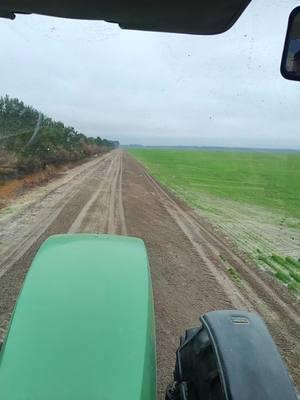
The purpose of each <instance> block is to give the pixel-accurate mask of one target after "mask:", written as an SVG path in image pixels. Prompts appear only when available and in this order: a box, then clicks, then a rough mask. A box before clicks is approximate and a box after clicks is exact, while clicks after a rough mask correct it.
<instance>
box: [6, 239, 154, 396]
mask: <svg viewBox="0 0 300 400" xmlns="http://www.w3.org/2000/svg"><path fill="white" fill-rule="evenodd" d="M155 396H156V360H155V333H154V314H153V300H152V285H151V278H150V273H149V267H148V259H147V253H146V249H145V246H144V243H143V241H142V240H140V239H135V238H127V237H121V236H110V235H90V234H78V235H57V236H52V237H50V238H49V239H48V240H47V241H46V242H45V243H44V244H43V245H42V246H41V248H40V250H39V251H38V253H37V255H36V257H35V259H34V261H33V264H32V266H31V268H30V270H29V272H28V275H27V277H26V280H25V284H24V287H23V289H22V292H21V294H20V296H19V299H18V301H17V305H16V308H15V311H14V315H13V318H12V322H11V325H10V328H9V332H8V334H7V337H6V340H5V343H4V345H3V347H2V350H1V352H0V398H1V400H50V399H51V400H53V399H55V400H71V399H72V400H82V399H84V400H94V399H103V400H113V399H114V400H117V399H128V400H129V399H130V400H135V399H137V400H138V399H141V398H142V399H143V400H153V399H155Z"/></svg>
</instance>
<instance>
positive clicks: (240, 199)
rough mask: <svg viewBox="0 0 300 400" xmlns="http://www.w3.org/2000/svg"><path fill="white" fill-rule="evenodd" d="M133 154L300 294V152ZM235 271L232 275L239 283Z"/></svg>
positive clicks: (134, 151) (141, 151) (148, 151)
mask: <svg viewBox="0 0 300 400" xmlns="http://www.w3.org/2000/svg"><path fill="white" fill-rule="evenodd" d="M129 153H130V154H131V155H133V156H134V157H135V158H136V159H138V160H139V161H140V162H142V163H143V164H144V165H145V166H146V168H147V169H148V170H149V171H150V172H151V174H152V175H153V176H155V177H156V178H157V179H158V180H159V181H160V182H161V183H162V184H164V185H166V186H167V187H169V188H170V189H172V190H173V191H174V192H175V193H176V194H177V195H179V196H180V197H181V198H183V199H184V200H185V201H187V202H188V203H189V204H190V205H191V206H192V207H194V208H195V209H197V210H200V211H201V213H202V214H203V215H206V216H208V217H209V218H210V219H211V220H212V221H213V222H214V223H215V224H216V225H217V226H220V227H221V229H222V230H223V231H224V232H225V233H226V235H228V237H229V238H230V239H232V240H233V241H234V242H235V243H236V244H237V245H238V247H240V248H241V249H242V250H244V251H246V252H247V254H248V255H249V256H250V257H251V258H252V259H253V260H254V261H255V263H256V265H257V266H259V267H260V268H263V269H264V270H266V271H268V272H270V273H272V274H273V275H274V276H275V277H276V278H277V279H278V280H279V281H280V282H282V284H284V285H285V286H287V287H288V288H289V290H290V291H292V292H294V293H295V294H297V295H300V153H288V152H287V153H277V152H274V153H272V152H264V153H263V152H238V151H237V152H233V151H228V152H227V151H187V150H183V151H182V150H164V149H163V150H160V149H155V150H153V149H129ZM233 272H234V271H233ZM233 272H232V271H231V270H230V271H228V273H229V274H230V275H232V277H233V278H234V279H236V276H235V274H234V273H233Z"/></svg>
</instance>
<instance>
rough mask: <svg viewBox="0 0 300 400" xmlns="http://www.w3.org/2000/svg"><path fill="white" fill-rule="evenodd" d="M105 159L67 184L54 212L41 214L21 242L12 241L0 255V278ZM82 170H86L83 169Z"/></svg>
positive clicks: (105, 157) (54, 218) (32, 243)
mask: <svg viewBox="0 0 300 400" xmlns="http://www.w3.org/2000/svg"><path fill="white" fill-rule="evenodd" d="M107 159H108V157H107V156H104V157H103V158H102V159H101V160H100V161H99V162H98V163H97V164H96V166H95V167H93V168H92V169H91V170H90V171H88V173H84V174H83V176H81V181H80V183H78V182H76V183H75V184H73V185H72V184H71V185H69V187H68V188H67V190H66V191H65V193H64V197H63V198H62V199H59V201H58V202H57V203H56V204H55V207H53V208H54V212H53V213H51V214H46V215H45V216H43V218H42V219H40V220H39V221H37V223H36V224H35V225H34V226H33V227H32V228H31V230H30V231H29V233H28V234H27V235H26V236H25V237H24V238H23V239H22V240H21V242H19V243H13V245H12V246H11V247H10V249H8V250H6V252H5V253H4V254H2V255H1V262H0V278H1V276H3V275H4V274H5V273H6V272H7V271H8V270H9V269H10V268H11V267H12V265H14V263H15V262H16V261H17V260H18V258H20V257H21V256H23V255H24V254H25V253H26V252H27V251H28V250H29V249H30V247H31V246H33V245H34V243H35V242H36V240H37V238H38V237H40V236H41V235H43V234H44V232H45V231H46V230H47V229H48V227H49V226H50V225H51V224H52V223H53V222H54V221H55V220H56V219H57V218H58V216H59V214H60V213H61V212H62V210H63V209H64V207H65V203H66V201H68V200H69V199H71V198H72V196H74V193H73V192H74V189H75V188H76V186H78V185H82V180H85V179H87V178H89V177H90V176H92V175H93V174H94V173H95V171H96V170H97V169H98V168H99V163H100V164H102V163H104V162H105V161H106V160H107ZM84 172H87V171H85V170H84ZM80 190H82V187H81V186H80V188H79V191H80Z"/></svg>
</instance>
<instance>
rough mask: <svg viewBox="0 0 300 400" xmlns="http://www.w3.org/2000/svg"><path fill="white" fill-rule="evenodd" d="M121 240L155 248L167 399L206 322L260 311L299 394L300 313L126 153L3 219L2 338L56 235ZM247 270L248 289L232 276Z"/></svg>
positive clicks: (35, 195) (70, 177)
mask: <svg viewBox="0 0 300 400" xmlns="http://www.w3.org/2000/svg"><path fill="white" fill-rule="evenodd" d="M66 232H95V233H117V234H122V235H126V234H127V235H131V236H138V237H141V238H143V239H144V241H145V242H146V245H147V248H148V252H149V258H150V265H151V273H152V279H153V290H154V300H155V312H156V329H157V353H158V391H159V398H160V399H162V398H163V394H164V388H165V386H166V384H167V383H168V381H169V380H170V379H171V375H172V368H173V365H174V360H175V350H176V347H177V345H178V338H179V336H180V334H182V333H183V332H184V329H185V328H188V327H191V326H194V325H197V324H198V317H199V316H200V314H202V313H204V312H207V311H209V310H214V309H221V308H242V309H248V310H255V311H257V312H259V313H260V314H261V315H262V316H263V317H264V319H265V320H266V321H267V323H268V326H269V328H270V330H271V332H272V334H273V336H274V339H275V341H276V342H277V344H278V346H279V348H280V350H281V353H282V355H283V356H284V359H285V361H286V363H287V365H288V368H289V371H290V373H291V375H292V376H293V378H294V380H295V383H296V385H297V386H298V387H300V329H299V327H300V312H299V304H297V302H296V301H295V299H293V298H292V297H291V296H290V295H289V293H288V292H287V291H286V290H285V288H283V287H282V286H280V285H279V284H278V283H277V282H276V281H274V279H273V278H272V277H271V276H269V275H267V274H266V273H264V272H262V271H258V270H257V269H256V268H255V266H253V265H251V263H250V262H249V261H247V260H246V259H245V258H244V257H243V255H241V254H239V253H238V252H237V250H236V249H234V247H233V246H230V244H229V243H228V240H225V238H223V237H221V236H220V233H218V232H216V231H214V229H213V228H212V227H211V226H210V225H209V223H208V222H207V221H206V220H205V219H202V218H201V217H199V216H197V215H196V214H195V213H194V212H193V211H192V210H191V209H190V208H189V207H187V206H186V205H185V204H183V203H182V202H180V201H179V200H177V199H176V198H174V196H173V195H172V194H170V193H169V192H168V191H167V190H165V189H164V188H162V187H161V186H160V185H159V184H158V183H157V182H156V181H155V180H154V179H153V178H152V177H151V176H150V175H149V174H148V173H147V172H146V171H145V170H144V168H143V167H142V166H141V165H140V164H138V163H137V162H136V161H135V160H133V159H132V158H131V157H130V156H129V155H128V154H126V153H125V152H122V151H120V150H117V151H114V152H112V153H109V154H107V155H105V156H103V157H102V158H100V159H99V158H97V159H95V160H93V161H90V162H89V163H86V164H84V165H81V166H79V167H76V169H74V170H71V171H69V172H67V173H66V174H65V175H64V176H62V177H61V178H59V179H58V180H56V181H55V182H53V183H51V184H50V185H48V187H47V188H45V189H43V190H42V189H36V190H34V191H33V192H32V193H31V194H30V195H28V196H27V200H26V199H25V200H24V199H23V202H22V203H20V205H19V206H16V207H15V209H13V210H12V212H10V213H8V212H2V213H0V327H1V329H2V330H1V331H0V334H1V335H2V337H3V335H4V332H5V329H6V326H7V321H8V320H9V318H10V315H11V311H12V308H13V306H14V303H15V300H16V296H17V294H18V292H19V289H20V287H21V285H22V282H23V279H24V276H25V274H26V271H27V270H28V268H29V265H30V263H31V260H32V258H33V257H34V255H35V253H36V251H37V249H38V247H39V246H40V244H41V243H42V242H43V241H44V240H45V239H46V238H47V237H48V236H49V235H51V234H55V233H66ZM230 267H233V268H235V270H236V271H238V273H239V275H240V280H235V279H233V278H232V277H231V275H230V274H228V268H230Z"/></svg>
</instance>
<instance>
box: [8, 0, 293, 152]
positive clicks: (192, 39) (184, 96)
mask: <svg viewBox="0 0 300 400" xmlns="http://www.w3.org/2000/svg"><path fill="white" fill-rule="evenodd" d="M276 3H278V4H276V5H274V2H273V1H271V0H268V1H266V2H264V4H261V3H260V2H255V1H254V2H253V3H252V4H251V5H250V6H249V8H248V9H247V10H246V11H245V13H244V15H243V16H242V17H241V19H240V20H239V21H238V22H237V24H236V25H235V26H234V27H233V28H232V29H231V30H230V31H228V32H226V33H225V34H223V35H217V36H210V37H207V36H205V37H204V36H203V37H202V36H192V35H176V34H160V33H150V32H133V31H122V30H120V29H119V28H118V27H117V26H114V25H110V24H106V23H104V22H97V21H96V22H93V21H71V20H63V19H58V18H48V17H41V16H17V19H16V20H15V21H7V20H0V41H1V50H2V61H1V64H0V77H1V80H0V82H1V94H6V93H7V94H9V95H11V96H16V97H18V98H20V99H22V100H23V101H24V102H26V103H27V104H30V105H33V106H34V107H36V108H38V109H39V110H41V111H42V112H44V113H46V114H47V115H49V116H51V117H52V118H54V119H58V120H61V121H63V122H64V123H65V124H67V125H71V126H74V127H75V128H76V129H78V130H80V131H82V132H84V133H86V134H88V135H92V136H97V135H100V136H105V137H108V138H111V139H120V141H121V142H122V143H124V144H128V143H141V144H151V145H153V144H164V145H167V144H188V145H225V146H258V147H289V148H300V134H299V123H300V117H299V112H298V101H297V100H298V99H299V85H298V83H297V82H288V81H286V80H284V79H283V78H282V77H281V76H280V73H279V64H280V57H281V52H282V45H283V40H284V36H285V30H286V24H287V18H288V14H289V12H290V11H291V9H292V7H293V4H291V2H290V1H286V2H280V3H281V4H279V2H276ZM292 3H293V2H292ZM296 5H297V2H296V1H295V2H294V6H296Z"/></svg>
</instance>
